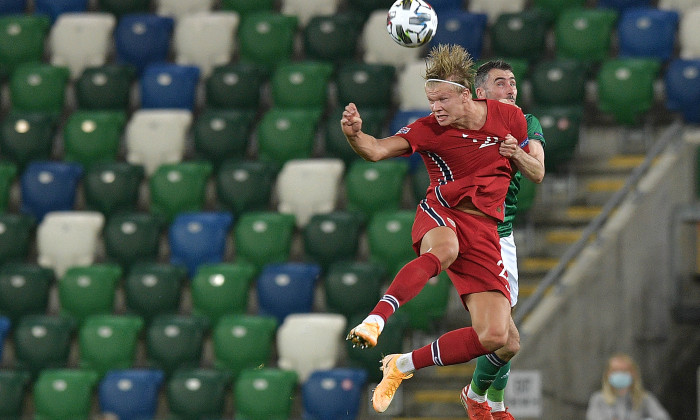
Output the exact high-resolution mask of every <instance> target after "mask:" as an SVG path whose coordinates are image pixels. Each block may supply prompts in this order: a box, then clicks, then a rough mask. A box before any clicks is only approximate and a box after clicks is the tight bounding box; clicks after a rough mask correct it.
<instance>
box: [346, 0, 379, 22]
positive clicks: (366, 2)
mask: <svg viewBox="0 0 700 420" xmlns="http://www.w3.org/2000/svg"><path fill="white" fill-rule="evenodd" d="M346 3H347V5H348V8H349V9H350V11H351V12H353V13H357V14H359V15H360V16H363V17H365V18H366V17H367V16H369V15H370V14H371V13H372V12H374V11H378V10H384V12H385V13H386V7H387V6H388V5H387V4H386V3H383V2H378V1H376V0H348V1H347V2H346Z"/></svg>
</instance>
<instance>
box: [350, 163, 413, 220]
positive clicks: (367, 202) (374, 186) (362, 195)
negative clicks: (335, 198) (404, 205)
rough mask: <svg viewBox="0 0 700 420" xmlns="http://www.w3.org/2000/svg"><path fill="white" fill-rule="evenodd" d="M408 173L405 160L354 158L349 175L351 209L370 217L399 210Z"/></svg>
mask: <svg viewBox="0 0 700 420" xmlns="http://www.w3.org/2000/svg"><path fill="white" fill-rule="evenodd" d="M407 174H408V163H407V162H406V161H404V160H399V159H394V160H384V161H380V162H368V161H365V160H356V161H354V162H353V163H352V164H351V165H350V168H349V169H348V171H347V173H346V175H345V189H346V194H347V202H348V203H347V208H348V210H350V211H353V212H358V213H360V214H361V215H363V216H364V217H366V218H368V219H369V218H371V217H372V215H374V213H376V212H378V211H380V210H381V211H389V210H397V209H399V208H400V207H401V200H402V199H403V190H404V181H405V179H406V176H407Z"/></svg>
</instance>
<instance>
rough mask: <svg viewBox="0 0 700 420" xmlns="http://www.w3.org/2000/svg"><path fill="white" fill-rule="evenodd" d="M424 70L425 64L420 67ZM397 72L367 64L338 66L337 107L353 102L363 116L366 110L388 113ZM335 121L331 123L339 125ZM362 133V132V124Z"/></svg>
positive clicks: (356, 63)
mask: <svg viewBox="0 0 700 420" xmlns="http://www.w3.org/2000/svg"><path fill="white" fill-rule="evenodd" d="M423 65H424V66H425V63H424V64H423ZM395 76H396V70H395V68H394V66H392V65H388V64H367V63H362V62H356V61H348V62H345V63H342V64H341V65H339V66H338V70H337V72H336V74H335V77H334V78H335V84H336V88H337V95H338V104H339V105H340V106H342V107H345V105H346V104H348V103H350V102H353V103H355V105H357V106H358V107H359V109H360V112H361V113H362V116H363V123H364V112H365V109H366V108H368V107H369V108H381V109H388V108H390V107H391V106H392V101H393V99H394V98H393V88H392V86H393V84H394V82H395ZM423 96H424V97H425V93H424V94H423ZM338 121H340V120H338ZM338 121H333V122H334V123H336V126H337V125H338V124H337V123H338ZM362 128H363V131H364V129H365V127H364V124H363V127H362Z"/></svg>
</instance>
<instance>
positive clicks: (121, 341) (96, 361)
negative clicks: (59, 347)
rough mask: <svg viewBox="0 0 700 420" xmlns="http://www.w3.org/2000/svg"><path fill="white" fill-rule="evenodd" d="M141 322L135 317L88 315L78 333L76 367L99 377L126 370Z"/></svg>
mask: <svg viewBox="0 0 700 420" xmlns="http://www.w3.org/2000/svg"><path fill="white" fill-rule="evenodd" d="M143 327H144V321H143V319H142V318H141V317H139V316H136V315H92V316H89V317H87V318H86V319H85V321H84V322H83V324H82V326H81V327H80V329H79V332H78V349H79V352H80V360H79V365H80V367H81V368H82V369H91V370H94V371H96V372H97V373H98V374H99V375H100V377H102V376H104V374H105V373H107V371H109V370H111V369H129V368H131V367H132V366H133V363H134V359H135V357H136V345H137V344H138V339H139V335H140V333H141V330H142V329H143Z"/></svg>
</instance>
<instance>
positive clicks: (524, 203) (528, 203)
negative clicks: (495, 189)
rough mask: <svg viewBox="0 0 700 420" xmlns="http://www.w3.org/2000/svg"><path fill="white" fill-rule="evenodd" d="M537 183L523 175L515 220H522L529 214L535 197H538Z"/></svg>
mask: <svg viewBox="0 0 700 420" xmlns="http://www.w3.org/2000/svg"><path fill="white" fill-rule="evenodd" d="M537 185H538V184H535V183H534V182H532V181H530V180H529V179H527V178H525V177H523V178H522V179H521V180H520V190H518V195H517V197H518V212H517V213H516V215H515V222H519V221H520V220H522V218H523V217H524V216H526V215H527V214H528V212H529V211H530V209H531V208H532V206H533V204H534V203H535V198H536V197H537V188H538V187H537Z"/></svg>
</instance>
